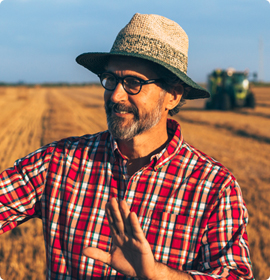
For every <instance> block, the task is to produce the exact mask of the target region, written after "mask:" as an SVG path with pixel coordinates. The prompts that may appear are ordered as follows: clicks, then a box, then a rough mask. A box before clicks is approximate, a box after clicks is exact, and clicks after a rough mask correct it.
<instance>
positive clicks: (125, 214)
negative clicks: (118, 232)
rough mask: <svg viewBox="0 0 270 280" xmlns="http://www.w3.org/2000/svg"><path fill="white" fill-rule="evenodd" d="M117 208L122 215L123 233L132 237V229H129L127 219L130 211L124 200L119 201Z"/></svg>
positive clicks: (128, 220) (129, 225)
mask: <svg viewBox="0 0 270 280" xmlns="http://www.w3.org/2000/svg"><path fill="white" fill-rule="evenodd" d="M119 208H120V212H121V215H122V219H123V221H124V226H125V232H126V233H128V234H130V235H132V229H131V224H130V219H129V214H130V210H129V207H128V205H127V203H126V201H124V200H122V201H120V203H119Z"/></svg>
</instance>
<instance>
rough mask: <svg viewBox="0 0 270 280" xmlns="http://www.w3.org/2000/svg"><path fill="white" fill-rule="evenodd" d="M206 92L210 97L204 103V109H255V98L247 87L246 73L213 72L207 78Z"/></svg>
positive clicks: (233, 71) (232, 71)
mask: <svg viewBox="0 0 270 280" xmlns="http://www.w3.org/2000/svg"><path fill="white" fill-rule="evenodd" d="M208 90H209V91H210V93H211V97H210V99H208V100H207V102H206V105H205V106H206V109H218V110H230V109H233V108H236V107H250V108H255V97H254V94H253V93H252V92H251V90H250V87H249V81H248V73H247V72H238V71H235V70H233V69H228V70H220V69H217V70H214V71H213V72H212V73H211V74H210V75H209V76H208Z"/></svg>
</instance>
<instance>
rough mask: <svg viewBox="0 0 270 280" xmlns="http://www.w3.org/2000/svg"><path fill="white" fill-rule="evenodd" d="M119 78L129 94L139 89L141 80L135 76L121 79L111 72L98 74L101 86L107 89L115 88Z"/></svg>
mask: <svg viewBox="0 0 270 280" xmlns="http://www.w3.org/2000/svg"><path fill="white" fill-rule="evenodd" d="M119 80H120V81H121V82H122V85H123V87H124V89H125V90H126V91H127V92H128V93H130V94H137V93H139V91H140V90H141V81H140V80H139V79H137V78H135V77H125V78H123V79H121V78H120V77H116V76H114V75H113V74H111V73H103V74H102V75H101V76H100V81H101V84H102V86H103V87H104V88H105V89H107V90H115V88H116V86H117V84H118V82H119Z"/></svg>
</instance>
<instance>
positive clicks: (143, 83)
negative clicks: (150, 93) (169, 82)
mask: <svg viewBox="0 0 270 280" xmlns="http://www.w3.org/2000/svg"><path fill="white" fill-rule="evenodd" d="M105 74H106V75H111V76H112V77H114V78H115V86H114V88H107V87H106V85H104V84H103V83H102V81H103V75H105ZM98 77H99V79H100V83H101V85H102V86H103V87H104V88H105V89H106V90H109V91H114V90H115V89H116V87H117V85H118V84H119V82H121V84H122V86H123V89H124V90H125V91H126V92H127V93H128V94H130V95H137V94H138V93H139V92H140V91H141V89H142V86H143V85H148V84H154V83H158V82H163V79H162V78H159V79H150V80H143V79H141V78H138V77H136V76H132V75H127V76H124V77H118V76H117V75H115V74H114V73H111V72H103V73H100V74H98ZM126 78H134V79H136V80H138V81H139V82H140V88H139V90H138V92H135V93H134V92H131V91H129V89H128V88H126V83H125V82H124V81H125V79H126Z"/></svg>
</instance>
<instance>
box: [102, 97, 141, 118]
mask: <svg viewBox="0 0 270 280" xmlns="http://www.w3.org/2000/svg"><path fill="white" fill-rule="evenodd" d="M105 110H106V113H107V114H111V113H112V112H113V111H114V112H121V111H125V112H128V113H132V114H134V116H135V117H136V118H137V117H138V116H139V111H138V109H137V107H136V106H135V105H131V106H127V105H125V104H123V103H114V102H112V101H111V100H108V101H107V102H106V103H105Z"/></svg>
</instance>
